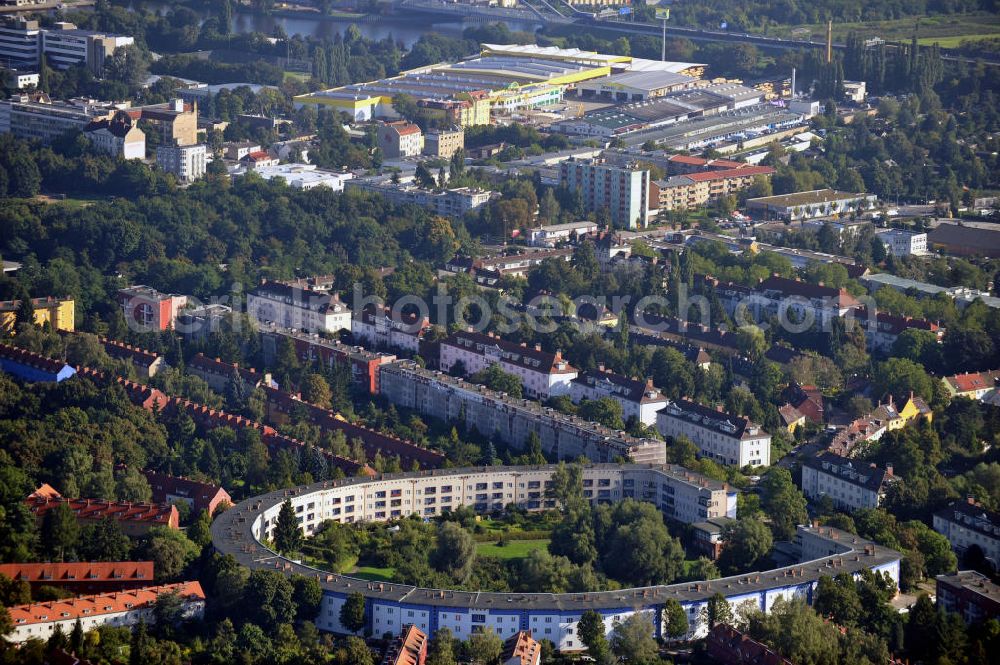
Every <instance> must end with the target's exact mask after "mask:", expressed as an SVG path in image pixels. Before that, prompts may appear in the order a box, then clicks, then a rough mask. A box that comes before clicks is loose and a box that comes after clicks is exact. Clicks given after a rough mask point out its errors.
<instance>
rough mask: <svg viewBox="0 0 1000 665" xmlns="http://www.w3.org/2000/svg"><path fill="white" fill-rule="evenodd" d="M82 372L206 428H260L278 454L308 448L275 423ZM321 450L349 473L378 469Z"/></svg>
mask: <svg viewBox="0 0 1000 665" xmlns="http://www.w3.org/2000/svg"><path fill="white" fill-rule="evenodd" d="M80 375H81V376H85V377H87V378H90V379H92V380H94V381H95V382H98V383H104V384H106V383H107V382H109V381H114V382H115V383H118V384H119V385H121V386H122V387H123V388H124V389H125V392H126V394H127V395H128V397H129V399H130V400H131V401H132V403H134V404H136V405H137V406H141V407H142V408H144V409H146V410H147V411H157V412H162V413H168V414H169V413H172V412H175V411H183V412H184V413H186V414H187V415H188V416H190V417H191V419H192V420H194V421H195V424H197V425H198V426H199V427H202V428H205V429H213V428H215V427H229V428H230V429H252V430H257V431H258V432H260V435H261V440H262V441H263V443H264V445H266V446H267V448H268V451H269V452H270V453H271V454H276V453H277V452H278V451H281V450H293V451H303V450H305V448H306V444H304V443H303V442H301V441H298V440H296V439H293V438H291V437H289V436H285V435H283V434H280V433H279V432H278V431H277V430H275V429H274V428H273V427H271V426H269V425H264V424H262V423H258V422H256V421H254V420H251V419H250V418H246V417H244V416H239V415H236V414H232V413H228V412H226V411H223V410H222V409H213V408H211V407H209V406H206V405H204V404H199V403H198V402H192V401H191V400H187V399H184V398H181V397H171V396H168V395H166V394H165V393H163V392H162V391H160V390H157V389H156V388H151V387H149V386H144V385H142V384H139V383H135V382H134V381H129V380H128V379H123V378H122V377H109V376H108V375H106V374H105V373H104V372H101V371H99V370H95V369H91V368H82V369H81V371H80ZM320 452H321V453H322V454H323V456H324V457H326V459H327V461H328V462H329V463H331V464H333V466H335V467H336V468H339V469H341V470H342V471H343V472H344V474H346V475H348V476H355V475H358V474H364V475H374V473H375V471H374V470H373V469H372V468H371V467H369V466H368V465H365V464H359V463H358V462H356V461H354V460H352V459H348V458H346V457H341V456H340V455H335V454H333V453H331V452H329V451H326V450H322V449H320Z"/></svg>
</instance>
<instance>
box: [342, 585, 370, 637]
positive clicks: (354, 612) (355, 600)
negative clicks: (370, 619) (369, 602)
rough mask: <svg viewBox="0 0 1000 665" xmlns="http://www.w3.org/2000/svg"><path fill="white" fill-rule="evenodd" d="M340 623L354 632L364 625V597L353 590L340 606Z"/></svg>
mask: <svg viewBox="0 0 1000 665" xmlns="http://www.w3.org/2000/svg"><path fill="white" fill-rule="evenodd" d="M340 625H341V626H343V627H344V628H346V629H347V630H349V631H351V632H352V633H356V632H358V631H360V630H361V629H362V628H364V627H365V597H364V596H363V595H361V594H360V593H358V592H357V591H355V592H354V593H352V594H350V595H349V596H348V597H347V600H345V601H344V604H343V605H342V606H341V608H340Z"/></svg>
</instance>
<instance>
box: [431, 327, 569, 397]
mask: <svg viewBox="0 0 1000 665" xmlns="http://www.w3.org/2000/svg"><path fill="white" fill-rule="evenodd" d="M440 349H441V355H440V360H439V366H440V368H441V370H442V371H444V372H456V371H460V372H461V373H462V375H463V376H466V377H468V376H472V375H473V374H475V373H476V372H479V371H481V370H485V369H487V368H489V367H490V365H494V364H495V365H498V366H499V367H500V369H501V370H503V371H504V372H507V373H508V374H513V375H514V376H516V377H517V378H518V380H519V381H520V382H521V386H522V388H523V389H524V394H525V396H526V397H532V398H537V399H548V398H550V397H555V396H557V395H566V394H569V393H570V384H571V382H572V381H573V379H575V378H576V377H577V369H576V368H575V367H573V366H572V365H570V364H569V363H568V362H567V361H566V360H564V359H563V357H562V354H561V353H560V352H559V351H556V352H555V353H548V352H546V351H542V347H541V346H540V345H538V344H536V345H535V346H530V347H529V346H528V345H526V344H518V343H516V342H508V341H507V340H505V339H502V338H501V337H499V336H498V335H494V334H493V333H478V332H471V331H468V332H463V331H459V332H455V333H452V334H451V335H449V336H448V338H447V339H443V340H441V343H440Z"/></svg>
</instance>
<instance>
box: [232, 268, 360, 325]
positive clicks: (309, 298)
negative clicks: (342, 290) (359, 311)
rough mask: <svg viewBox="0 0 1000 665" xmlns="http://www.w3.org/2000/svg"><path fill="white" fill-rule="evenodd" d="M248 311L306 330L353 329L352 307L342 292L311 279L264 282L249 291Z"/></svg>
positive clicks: (261, 318) (261, 320)
mask: <svg viewBox="0 0 1000 665" xmlns="http://www.w3.org/2000/svg"><path fill="white" fill-rule="evenodd" d="M247 314H248V315H250V317H251V318H252V319H254V320H255V321H257V322H258V323H261V324H275V325H278V326H281V327H283V328H291V329H295V330H303V331H306V332H326V333H335V332H339V331H340V330H350V329H351V310H350V309H348V307H347V305H345V304H344V303H343V302H341V300H340V296H339V295H337V294H336V293H332V294H331V293H330V292H329V290H327V289H320V288H315V287H314V285H313V284H311V283H310V282H309V280H299V281H295V282H269V281H265V282H263V283H262V284H260V285H259V286H257V288H255V289H254V290H253V291H250V292H249V293H247Z"/></svg>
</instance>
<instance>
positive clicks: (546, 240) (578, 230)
mask: <svg viewBox="0 0 1000 665" xmlns="http://www.w3.org/2000/svg"><path fill="white" fill-rule="evenodd" d="M596 231H597V224H595V223H594V222H587V221H583V222H568V223H566V224H550V225H548V226H539V227H538V228H537V229H531V231H530V232H529V241H530V243H531V244H532V245H534V246H536V247H553V246H555V244H556V243H558V242H562V241H563V240H570V239H571V238H573V236H582V235H587V234H589V233H595V232H596Z"/></svg>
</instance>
